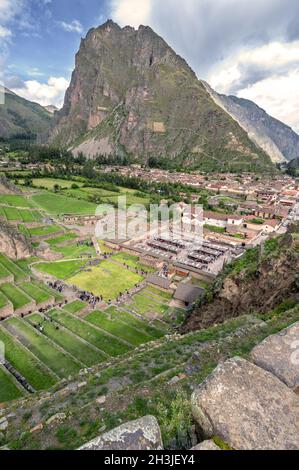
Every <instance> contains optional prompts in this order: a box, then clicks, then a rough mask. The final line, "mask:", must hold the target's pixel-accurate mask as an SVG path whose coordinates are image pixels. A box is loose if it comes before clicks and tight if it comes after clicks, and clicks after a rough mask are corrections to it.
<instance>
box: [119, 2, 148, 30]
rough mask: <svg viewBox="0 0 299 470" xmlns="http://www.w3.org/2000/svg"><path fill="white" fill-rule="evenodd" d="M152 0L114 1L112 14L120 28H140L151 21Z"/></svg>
mask: <svg viewBox="0 0 299 470" xmlns="http://www.w3.org/2000/svg"><path fill="white" fill-rule="evenodd" d="M151 7H152V0H112V5H111V14H112V17H113V19H114V20H115V21H116V22H117V23H119V25H120V26H127V25H130V26H134V27H138V26H139V25H141V24H143V25H146V24H147V23H148V21H149V16H150V11H151Z"/></svg>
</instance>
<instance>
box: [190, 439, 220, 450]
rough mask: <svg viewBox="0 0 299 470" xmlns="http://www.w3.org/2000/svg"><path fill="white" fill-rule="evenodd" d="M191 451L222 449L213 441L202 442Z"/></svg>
mask: <svg viewBox="0 0 299 470" xmlns="http://www.w3.org/2000/svg"><path fill="white" fill-rule="evenodd" d="M191 450H220V448H219V447H218V446H217V445H216V444H215V442H214V441H212V439H209V440H207V441H203V442H200V443H199V444H197V445H196V446H195V447H192V449H191Z"/></svg>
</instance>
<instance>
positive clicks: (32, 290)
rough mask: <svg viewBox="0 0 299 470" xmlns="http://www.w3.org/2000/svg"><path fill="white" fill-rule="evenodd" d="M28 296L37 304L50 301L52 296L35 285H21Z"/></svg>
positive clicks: (28, 283)
mask: <svg viewBox="0 0 299 470" xmlns="http://www.w3.org/2000/svg"><path fill="white" fill-rule="evenodd" d="M19 287H20V288H21V289H22V290H23V291H24V292H25V293H26V294H27V295H28V296H30V297H32V299H33V300H35V301H36V303H37V304H41V303H43V302H46V301H47V300H49V299H50V295H49V294H48V293H47V292H46V291H45V290H42V289H40V288H39V287H38V286H36V285H35V284H33V283H30V282H27V283H24V284H20V286H19Z"/></svg>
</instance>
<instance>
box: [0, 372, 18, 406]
mask: <svg viewBox="0 0 299 470" xmlns="http://www.w3.org/2000/svg"><path fill="white" fill-rule="evenodd" d="M23 395H24V393H22V391H21V390H20V389H19V388H18V386H17V385H16V384H15V381H14V379H13V378H12V376H11V375H10V374H9V372H7V371H6V370H5V369H4V367H2V366H1V365H0V403H4V402H6V401H10V400H16V399H17V398H20V397H22V396H23Z"/></svg>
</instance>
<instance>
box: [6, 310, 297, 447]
mask: <svg viewBox="0 0 299 470" xmlns="http://www.w3.org/2000/svg"><path fill="white" fill-rule="evenodd" d="M298 320H299V310H298V306H296V307H295V308H293V309H290V310H287V311H286V310H284V311H279V312H278V311H272V312H269V313H268V314H267V315H265V314H264V315H263V317H261V316H259V315H257V316H245V317H240V318H237V319H233V320H229V321H227V322H226V323H224V324H223V325H218V326H214V327H211V328H209V329H207V330H203V331H200V332H194V333H190V334H188V335H185V336H180V335H174V336H172V337H171V338H161V339H160V340H157V341H156V342H154V343H149V344H146V345H143V346H142V347H140V348H139V349H136V350H130V351H128V352H127V353H126V354H123V355H121V356H120V357H117V358H115V359H111V358H110V359H109V362H108V363H107V362H105V361H103V362H102V364H100V365H98V366H95V367H92V368H89V369H86V370H85V371H84V373H81V374H80V376H73V377H72V379H71V380H69V381H67V382H64V383H63V384H58V385H56V386H55V387H54V388H53V389H52V391H51V394H49V393H42V394H39V395H38V396H36V398H34V397H31V398H30V397H28V398H27V399H25V400H22V402H20V403H18V402H15V403H13V404H12V405H10V406H9V407H8V408H7V410H5V413H6V414H7V413H9V412H11V411H13V412H15V413H16V418H14V419H13V420H10V421H9V427H8V431H7V433H6V434H5V437H4V438H3V439H2V443H3V444H6V445H8V447H9V448H12V449H32V448H34V449H50V448H56V449H57V448H58V449H70V448H77V447H79V446H80V445H81V444H83V443H85V442H87V441H88V440H90V439H91V438H93V437H95V436H97V435H98V434H99V429H100V430H104V429H105V430H109V429H111V428H113V427H115V426H117V425H118V424H119V423H120V422H124V421H128V420H131V419H135V418H138V417H141V416H144V415H146V414H153V415H155V416H156V417H157V418H158V421H159V423H160V426H161V428H162V433H163V440H164V444H165V447H166V448H180V449H182V448H190V447H191V445H192V444H191V442H192V440H191V439H192V433H191V428H192V419H191V409H190V400H189V398H190V394H191V392H192V390H193V388H194V386H196V385H197V384H199V383H201V382H202V381H203V380H204V379H205V378H206V377H207V375H208V374H209V373H210V372H211V371H212V370H213V369H214V368H215V367H216V365H217V363H218V362H219V361H220V360H223V359H226V358H228V357H231V356H235V355H240V356H243V357H247V354H248V353H249V352H250V351H251V349H252V347H253V346H254V345H255V344H257V343H259V342H260V341H262V340H263V339H264V338H265V337H267V336H268V335H270V334H272V333H274V332H277V331H280V330H281V329H283V328H285V327H286V326H288V325H290V324H292V323H294V322H296V321H298ZM47 331H48V333H47V334H49V335H50V334H53V331H52V333H51V329H50V327H49V326H47ZM68 347H69V348H71V347H73V346H70V345H69V346H68ZM88 357H90V356H89V354H88ZM20 430H21V431H22V434H21V436H20ZM31 430H33V432H30V431H31Z"/></svg>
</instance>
